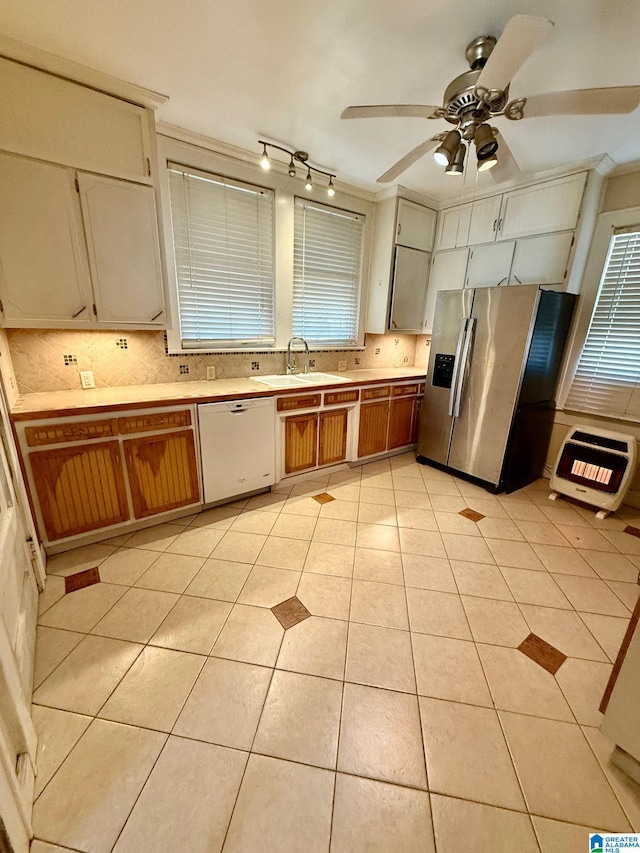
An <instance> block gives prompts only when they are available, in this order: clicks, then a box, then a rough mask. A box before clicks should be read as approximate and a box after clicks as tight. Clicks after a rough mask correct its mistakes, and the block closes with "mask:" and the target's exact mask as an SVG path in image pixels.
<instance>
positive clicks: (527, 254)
mask: <svg viewBox="0 0 640 853" xmlns="http://www.w3.org/2000/svg"><path fill="white" fill-rule="evenodd" d="M572 242H573V231H564V232H562V233H561V234H543V235H542V236H541V237H525V238H524V239H522V240H516V250H515V253H514V256H513V265H512V267H511V278H510V280H509V284H562V282H563V281H564V278H565V273H566V272H567V269H568V266H569V255H570V253H571V244H572Z"/></svg>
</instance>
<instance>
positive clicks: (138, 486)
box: [124, 430, 200, 518]
mask: <svg viewBox="0 0 640 853" xmlns="http://www.w3.org/2000/svg"><path fill="white" fill-rule="evenodd" d="M124 447H125V455H126V460H127V472H128V474H129V484H130V486H131V498H132V501H133V513H134V515H135V517H136V518H146V517H147V516H149V515H155V514H156V513H158V512H167V511H168V510H170V509H176V508H177V507H181V506H187V505H188V504H192V503H197V502H198V501H199V500H200V494H199V488H198V469H197V464H196V450H195V442H194V438H193V433H192V432H191V430H184V431H182V432H174V433H164V434H163V435H157V436H156V435H153V436H146V437H144V438H131V439H129V440H128V441H125V443H124Z"/></svg>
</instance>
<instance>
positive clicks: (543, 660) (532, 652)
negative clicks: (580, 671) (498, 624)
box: [518, 634, 567, 675]
mask: <svg viewBox="0 0 640 853" xmlns="http://www.w3.org/2000/svg"><path fill="white" fill-rule="evenodd" d="M518 649H519V650H520V651H521V652H522V653H523V654H524V655H526V656H527V657H528V658H531V660H532V661H535V662H536V663H537V664H538V665H539V666H541V667H542V668H543V669H546V670H547V672H550V673H551V675H555V674H556V672H557V671H558V670H559V669H560V667H561V666H562V664H563V663H564V662H565V661H566V659H567V656H566V655H565V654H563V652H561V651H560V650H559V649H556V647H555V646H552V645H551V643H547V641H546V640H543V639H542V637H538V635H537V634H529V636H528V637H527V638H526V639H525V640H523V641H522V642H521V643H520V645H519V646H518Z"/></svg>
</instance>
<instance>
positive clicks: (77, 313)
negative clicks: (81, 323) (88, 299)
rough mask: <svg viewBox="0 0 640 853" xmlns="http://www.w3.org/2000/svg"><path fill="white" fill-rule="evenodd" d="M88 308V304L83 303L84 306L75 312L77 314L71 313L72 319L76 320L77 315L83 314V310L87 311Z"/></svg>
mask: <svg viewBox="0 0 640 853" xmlns="http://www.w3.org/2000/svg"><path fill="white" fill-rule="evenodd" d="M86 310H87V306H86V305H83V306H82V308H81V309H80V310H79V311H76V313H75V314H72V315H71V319H72V320H75V319H76V317H79V316H80V315H81V314H82V312H83V311H86Z"/></svg>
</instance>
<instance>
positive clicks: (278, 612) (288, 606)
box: [271, 595, 311, 631]
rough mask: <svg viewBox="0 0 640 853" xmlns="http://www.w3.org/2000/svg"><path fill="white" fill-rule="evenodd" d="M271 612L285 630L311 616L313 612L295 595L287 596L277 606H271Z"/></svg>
mask: <svg viewBox="0 0 640 853" xmlns="http://www.w3.org/2000/svg"><path fill="white" fill-rule="evenodd" d="M271 612H272V613H273V615H274V616H275V617H276V619H277V620H278V622H279V623H280V624H281V625H282V627H283V628H284V630H285V631H286V630H287V628H293V626H294V625H297V624H298V622H302V621H303V619H308V618H309V617H310V616H311V613H310V612H309V611H308V610H307V608H306V607H305V606H304V604H303V603H302V602H301V601H300V599H299V598H298V597H297V596H295V595H294V596H292V597H291V598H287V600H286V601H281V602H280V604H276V605H275V607H272V608H271Z"/></svg>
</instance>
